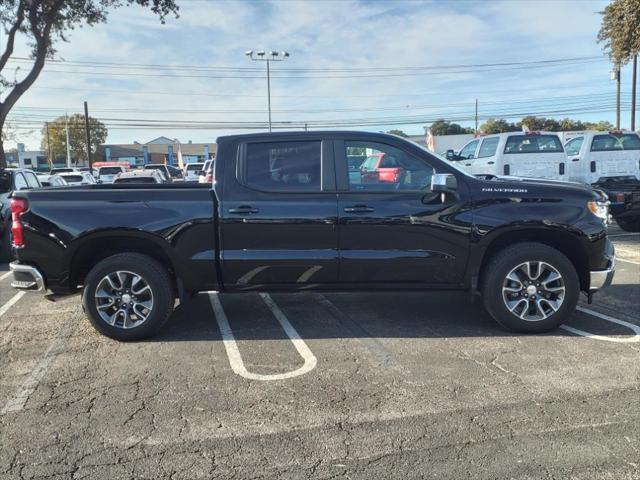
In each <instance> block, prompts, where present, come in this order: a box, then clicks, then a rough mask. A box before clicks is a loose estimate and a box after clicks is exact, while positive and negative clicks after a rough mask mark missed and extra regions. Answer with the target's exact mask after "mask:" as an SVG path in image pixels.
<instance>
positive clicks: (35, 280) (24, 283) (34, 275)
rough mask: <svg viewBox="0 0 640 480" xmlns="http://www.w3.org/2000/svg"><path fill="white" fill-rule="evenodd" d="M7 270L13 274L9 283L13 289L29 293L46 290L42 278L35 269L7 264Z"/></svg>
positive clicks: (28, 266)
mask: <svg viewBox="0 0 640 480" xmlns="http://www.w3.org/2000/svg"><path fill="white" fill-rule="evenodd" d="M9 270H11V271H12V272H13V281H12V282H11V286H12V287H13V288H16V289H18V290H28V291H31V292H44V291H45V290H46V285H45V282H44V277H43V276H42V274H41V273H40V271H39V270H38V269H37V268H35V267H32V266H31V265H22V264H20V263H18V262H12V263H10V264H9Z"/></svg>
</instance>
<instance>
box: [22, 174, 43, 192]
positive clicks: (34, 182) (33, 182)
mask: <svg viewBox="0 0 640 480" xmlns="http://www.w3.org/2000/svg"><path fill="white" fill-rule="evenodd" d="M24 177H25V179H26V180H27V185H29V188H40V182H38V178H37V177H36V176H35V175H34V174H33V173H29V172H25V173H24Z"/></svg>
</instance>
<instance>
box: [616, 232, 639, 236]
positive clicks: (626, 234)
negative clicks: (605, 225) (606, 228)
mask: <svg viewBox="0 0 640 480" xmlns="http://www.w3.org/2000/svg"><path fill="white" fill-rule="evenodd" d="M629 235H640V233H633V232H632V233H614V234H613V235H609V236H610V237H627V236H629Z"/></svg>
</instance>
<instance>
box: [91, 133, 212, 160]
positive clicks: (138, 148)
mask: <svg viewBox="0 0 640 480" xmlns="http://www.w3.org/2000/svg"><path fill="white" fill-rule="evenodd" d="M215 155H216V143H215V142H211V143H193V142H191V140H189V141H188V142H187V143H182V142H180V141H179V140H177V139H171V138H167V137H158V138H154V139H153V140H151V141H149V142H146V143H140V142H133V143H129V144H105V145H100V147H99V148H98V158H99V160H100V161H103V162H128V163H129V164H130V165H132V166H134V165H146V164H147V163H166V164H168V165H179V164H181V163H182V164H187V163H195V162H204V161H205V160H209V159H212V158H215Z"/></svg>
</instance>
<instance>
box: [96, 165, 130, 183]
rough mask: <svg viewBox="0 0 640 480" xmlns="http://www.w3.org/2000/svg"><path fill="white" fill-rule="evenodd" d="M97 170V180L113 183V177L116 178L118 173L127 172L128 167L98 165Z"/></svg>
mask: <svg viewBox="0 0 640 480" xmlns="http://www.w3.org/2000/svg"><path fill="white" fill-rule="evenodd" d="M96 171H97V175H96V180H98V181H99V182H100V183H113V179H114V178H116V175H119V174H120V173H122V172H126V171H127V169H126V168H125V167H123V166H106V167H98V169H97V170H96Z"/></svg>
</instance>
